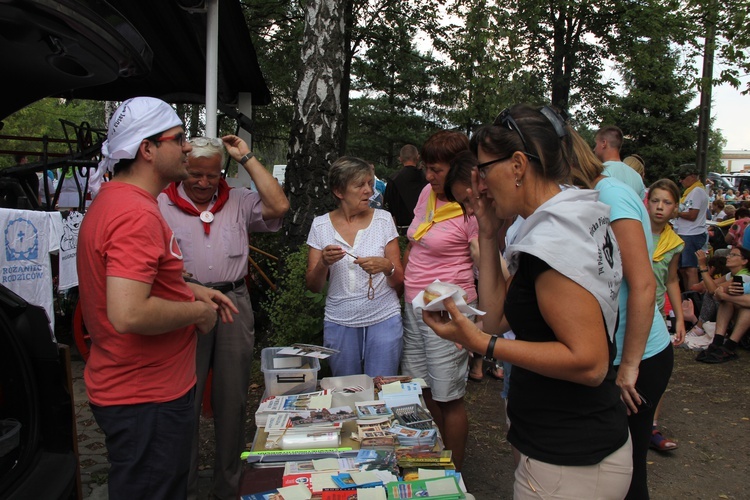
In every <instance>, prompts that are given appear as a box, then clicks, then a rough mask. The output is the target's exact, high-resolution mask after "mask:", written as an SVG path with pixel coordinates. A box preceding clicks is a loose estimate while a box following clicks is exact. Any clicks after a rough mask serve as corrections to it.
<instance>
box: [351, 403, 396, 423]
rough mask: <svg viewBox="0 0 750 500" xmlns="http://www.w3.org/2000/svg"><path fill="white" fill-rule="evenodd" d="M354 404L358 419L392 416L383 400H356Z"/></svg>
mask: <svg viewBox="0 0 750 500" xmlns="http://www.w3.org/2000/svg"><path fill="white" fill-rule="evenodd" d="M355 406H356V409H357V418H359V419H363V420H364V419H380V418H383V417H388V418H391V417H392V416H393V412H392V411H391V410H390V408H388V406H387V405H386V404H385V401H357V402H356V403H355Z"/></svg>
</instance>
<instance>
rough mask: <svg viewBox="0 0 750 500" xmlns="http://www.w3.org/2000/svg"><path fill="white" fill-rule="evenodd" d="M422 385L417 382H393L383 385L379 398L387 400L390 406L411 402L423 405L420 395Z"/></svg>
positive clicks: (386, 402)
mask: <svg viewBox="0 0 750 500" xmlns="http://www.w3.org/2000/svg"><path fill="white" fill-rule="evenodd" d="M421 395H422V387H421V386H420V385H419V383H417V382H392V383H390V384H386V385H383V386H382V389H381V391H380V392H379V393H378V399H379V400H380V401H383V402H385V404H386V406H388V408H393V407H394V406H404V405H409V404H416V405H421V401H420V399H419V397H420V396H421Z"/></svg>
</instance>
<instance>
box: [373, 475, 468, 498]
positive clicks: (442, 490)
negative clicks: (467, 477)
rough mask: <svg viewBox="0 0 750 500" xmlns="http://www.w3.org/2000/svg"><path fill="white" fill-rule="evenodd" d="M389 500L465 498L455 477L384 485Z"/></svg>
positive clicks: (395, 482)
mask: <svg viewBox="0 0 750 500" xmlns="http://www.w3.org/2000/svg"><path fill="white" fill-rule="evenodd" d="M385 488H386V494H387V495H388V498H389V499H392V498H393V499H396V498H398V499H400V498H420V499H421V498H432V499H436V500H461V499H463V498H466V495H464V493H463V491H461V488H460V487H459V484H458V480H457V479H456V477H455V476H454V477H439V478H433V479H417V480H415V481H394V482H391V483H388V484H387V485H386V487H385Z"/></svg>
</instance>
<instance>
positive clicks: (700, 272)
mask: <svg viewBox="0 0 750 500" xmlns="http://www.w3.org/2000/svg"><path fill="white" fill-rule="evenodd" d="M707 272H708V269H702V268H698V274H703V273H707Z"/></svg>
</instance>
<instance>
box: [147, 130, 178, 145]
mask: <svg viewBox="0 0 750 500" xmlns="http://www.w3.org/2000/svg"><path fill="white" fill-rule="evenodd" d="M167 141H175V142H176V143H177V144H179V145H180V147H182V146H184V145H185V132H180V133H178V134H174V135H163V136H161V137H157V138H156V139H154V142H167Z"/></svg>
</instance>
